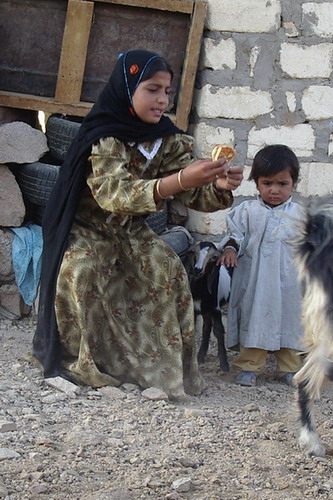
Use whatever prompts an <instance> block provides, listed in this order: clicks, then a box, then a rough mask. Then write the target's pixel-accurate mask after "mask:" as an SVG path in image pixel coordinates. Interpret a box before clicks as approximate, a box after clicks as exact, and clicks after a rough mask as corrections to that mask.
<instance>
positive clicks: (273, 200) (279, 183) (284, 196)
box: [257, 170, 294, 207]
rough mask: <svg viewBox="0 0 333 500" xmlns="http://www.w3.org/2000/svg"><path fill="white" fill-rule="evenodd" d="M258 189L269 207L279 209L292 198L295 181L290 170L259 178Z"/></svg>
mask: <svg viewBox="0 0 333 500" xmlns="http://www.w3.org/2000/svg"><path fill="white" fill-rule="evenodd" d="M257 188H258V191H259V193H260V196H261V198H262V199H263V200H264V202H265V203H266V204H267V205H269V206H270V207H277V206H278V205H281V204H282V203H284V202H285V201H287V200H288V198H289V197H290V196H291V194H292V192H293V190H294V181H293V180H292V177H291V175H290V171H289V170H282V172H279V173H278V174H275V175H272V176H271V177H259V178H258V182H257Z"/></svg>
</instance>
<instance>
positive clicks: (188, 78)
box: [176, 2, 207, 130]
mask: <svg viewBox="0 0 333 500" xmlns="http://www.w3.org/2000/svg"><path fill="white" fill-rule="evenodd" d="M193 7H194V8H193V14H192V22H191V27H190V31H189V36H188V42H187V46H186V52H185V59H184V67H183V71H182V78H181V83H180V91H179V98H178V102H179V106H178V105H177V110H176V125H177V127H179V128H181V129H183V130H187V127H188V120H189V114H190V111H191V106H192V98H193V90H194V83H195V75H196V71H197V67H198V61H199V56H200V47H201V41H202V33H203V30H204V25H205V16H206V10H207V3H206V2H194V5H193Z"/></svg>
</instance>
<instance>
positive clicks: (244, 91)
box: [195, 85, 274, 120]
mask: <svg viewBox="0 0 333 500" xmlns="http://www.w3.org/2000/svg"><path fill="white" fill-rule="evenodd" d="M195 106H196V109H197V113H198V115H199V117H200V118H217V117H220V118H235V119H243V120H251V119H255V118H257V117H258V116H260V115H265V114H266V113H269V112H270V111H272V110H273V108H274V106H273V101H272V97H271V94H270V93H269V92H266V91H262V90H257V91H254V90H251V89H250V87H222V88H218V89H216V88H215V87H212V86H211V85H205V86H204V87H203V88H202V89H201V90H199V91H197V92H196V95H195Z"/></svg>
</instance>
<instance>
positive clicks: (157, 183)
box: [156, 179, 169, 200]
mask: <svg viewBox="0 0 333 500" xmlns="http://www.w3.org/2000/svg"><path fill="white" fill-rule="evenodd" d="M161 181H162V179H158V181H157V182H156V192H157V194H158V196H159V197H160V198H161V199H162V200H167V199H168V198H169V196H162V195H161V191H160V184H161Z"/></svg>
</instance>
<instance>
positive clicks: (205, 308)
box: [190, 242, 231, 372]
mask: <svg viewBox="0 0 333 500" xmlns="http://www.w3.org/2000/svg"><path fill="white" fill-rule="evenodd" d="M193 252H194V256H195V264H194V272H193V276H192V277H191V279H190V284H191V291H192V295H193V300H194V313H195V318H196V319H197V317H198V316H199V315H201V316H202V319H203V327H202V340H201V345H200V349H199V352H198V362H199V363H204V361H205V357H206V354H207V351H208V346H209V339H210V334H211V331H212V329H213V332H214V335H215V337H216V339H217V346H218V347H217V348H218V357H219V361H220V367H221V369H222V370H223V371H224V372H228V371H229V363H228V358H227V352H226V348H225V343H224V336H225V330H224V326H223V323H222V313H221V308H222V307H223V305H225V304H226V303H227V301H228V299H229V294H230V284H231V275H230V273H229V271H228V270H227V269H226V268H225V267H224V266H220V267H219V266H217V265H216V261H217V259H218V258H219V257H220V256H221V252H219V250H217V248H216V246H215V245H214V244H213V243H211V242H201V243H198V244H197V245H195V246H194V248H193Z"/></svg>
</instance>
